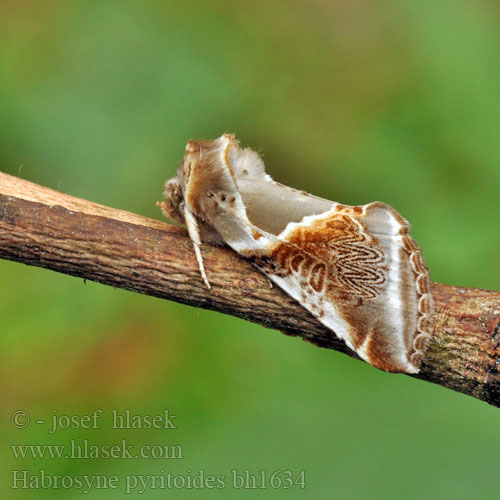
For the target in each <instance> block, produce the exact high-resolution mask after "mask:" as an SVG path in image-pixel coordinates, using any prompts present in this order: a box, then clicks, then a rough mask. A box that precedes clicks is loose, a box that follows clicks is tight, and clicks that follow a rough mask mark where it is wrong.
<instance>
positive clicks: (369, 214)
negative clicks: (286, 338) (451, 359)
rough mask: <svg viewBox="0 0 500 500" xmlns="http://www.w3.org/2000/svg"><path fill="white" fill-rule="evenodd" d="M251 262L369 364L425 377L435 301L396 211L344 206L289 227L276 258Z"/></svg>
mask: <svg viewBox="0 0 500 500" xmlns="http://www.w3.org/2000/svg"><path fill="white" fill-rule="evenodd" d="M369 228H372V229H373V230H376V231H377V232H373V231H369ZM249 257H250V259H251V260H252V261H253V262H254V264H255V265H256V266H257V267H258V268H259V269H260V270H261V271H262V272H264V273H265V274H266V275H267V276H269V278H270V279H272V280H273V281H274V282H275V283H276V284H277V285H278V286H280V287H281V288H282V289H284V290H285V291H286V292H287V293H288V294H289V295H291V296H292V297H293V298H294V299H296V300H297V301H299V302H300V303H301V304H302V305H303V306H304V307H305V308H306V309H307V310H309V311H310V312H311V313H312V314H313V315H314V316H316V317H317V318H318V319H319V320H320V321H321V322H322V323H323V324H324V325H325V326H327V327H329V328H330V329H332V330H333V331H334V332H335V333H336V335H337V336H338V337H340V338H342V339H343V340H344V341H345V342H346V344H347V345H348V346H349V347H350V348H351V349H353V350H354V351H356V352H357V354H358V355H359V356H360V357H361V358H362V359H364V360H365V361H368V362H369V363H371V364H372V365H374V366H376V367H377V368H381V369H383V370H386V371H404V372H408V373H415V372H416V371H418V367H419V365H420V361H421V358H422V356H423V352H424V350H425V348H426V344H427V341H428V338H429V328H428V326H429V325H427V324H426V321H427V320H428V313H429V312H430V309H431V303H430V301H431V298H430V294H429V293H428V282H427V280H426V279H425V276H426V268H425V265H423V261H422V259H421V255H419V250H418V249H417V247H416V245H415V244H414V242H413V240H412V239H411V238H410V237H409V234H408V226H407V223H406V221H404V219H402V218H401V216H399V214H397V212H395V211H394V210H393V209H392V208H391V207H389V206H387V205H384V204H382V203H373V204H370V205H365V206H358V207H349V206H346V205H340V204H337V205H335V206H334V207H333V208H332V210H331V211H329V212H327V213H325V214H320V215H318V216H310V217H306V218H305V219H304V220H303V221H302V222H300V223H292V224H289V226H287V228H286V229H285V231H283V232H282V233H281V234H279V235H278V236H277V237H276V239H275V242H274V243H273V244H272V245H271V246H270V251H269V252H265V251H260V252H256V253H254V254H253V255H250V256H249ZM417 279H419V283H420V284H421V285H422V286H421V287H420V289H416V287H415V286H414V285H412V284H413V283H414V282H415V280H417ZM414 309H417V310H418V311H419V315H415V314H411V312H412V311H413V310H414Z"/></svg>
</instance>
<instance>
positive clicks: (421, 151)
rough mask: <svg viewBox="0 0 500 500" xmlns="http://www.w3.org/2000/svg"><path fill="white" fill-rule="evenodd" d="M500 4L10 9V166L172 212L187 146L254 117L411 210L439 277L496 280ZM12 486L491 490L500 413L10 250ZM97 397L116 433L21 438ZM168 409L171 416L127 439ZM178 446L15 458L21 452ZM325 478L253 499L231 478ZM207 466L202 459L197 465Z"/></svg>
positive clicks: (25, 493)
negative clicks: (200, 481)
mask: <svg viewBox="0 0 500 500" xmlns="http://www.w3.org/2000/svg"><path fill="white" fill-rule="evenodd" d="M499 55H500V9H499V6H498V3H497V2H493V1H488V0H482V1H479V2H466V1H461V0H453V1H451V0H449V1H448V0H443V1H441V0H439V1H430V0H420V1H419V2H411V1H408V2H405V1H403V2H396V3H395V2H388V1H379V2H370V1H368V0H365V1H361V0H354V1H352V0H349V1H348V0H340V1H335V2H326V1H321V0H313V1H309V2H291V1H288V2H285V1H269V2H259V1H257V2H255V1H254V2H250V1H239V2H222V1H219V2H217V1H206V2H193V1H186V0H179V1H159V0H156V1H155V0H144V1H141V2H139V1H128V0H120V1H118V0H109V1H106V2H102V1H93V0H80V1H78V0H67V1H64V2H63V1H51V0H47V1H39V2H33V1H27V0H2V2H1V3H0V169H1V170H2V171H5V172H7V173H10V174H13V175H20V176H21V177H23V178H25V179H28V180H31V181H34V182H37V183H40V184H42V185H45V186H49V187H52V188H55V189H58V190H61V191H63V192H66V193H69V194H72V195H76V196H80V197H83V198H86V199H89V200H92V201H96V202H99V203H103V204H106V205H110V206H113V207H118V208H123V209H126V210H129V211H132V212H136V213H140V214H144V215H147V216H150V217H155V218H159V219H160V218H161V215H160V213H159V211H158V209H157V207H155V202H156V201H157V200H159V199H160V198H161V193H162V185H163V182H164V181H165V180H166V179H167V178H169V177H171V176H172V175H173V174H174V173H175V171H176V168H177V165H178V163H179V161H180V160H181V158H182V155H183V150H184V147H185V144H186V142H187V141H188V140H189V139H191V138H193V139H197V138H215V137H217V136H219V135H220V134H221V133H223V132H234V133H235V134H236V137H237V138H238V139H240V141H241V142H242V144H243V145H244V146H246V145H250V146H251V147H253V148H254V149H257V150H258V151H259V152H260V153H261V154H262V155H263V157H264V160H265V162H266V165H267V170H268V172H269V173H270V174H271V175H272V176H273V177H274V178H275V179H277V180H279V181H280V182H283V183H285V184H289V185H292V186H295V187H297V188H300V189H304V190H307V191H309V192H312V193H315V194H316V195H319V196H322V197H325V198H328V199H332V200H337V201H339V202H342V203H347V204H364V203H367V202H370V201H373V200H381V201H384V202H386V203H389V204H391V205H393V206H394V207H395V208H397V209H398V210H399V211H400V212H401V213H402V214H403V215H404V216H405V217H407V218H408V219H409V220H410V221H411V222H412V224H413V235H414V237H415V238H416V239H417V241H418V242H419V243H420V245H421V247H422V249H423V251H424V255H425V257H426V260H427V263H428V265H429V267H430V269H431V276H432V279H433V281H437V282H441V283H449V284H455V285H463V286H477V287H482V288H491V289H500V267H499V265H498V256H499V250H500V233H499V231H498V224H499V219H500V218H499V214H498V208H497V207H498V193H499V189H500V140H499V131H500V65H499ZM0 296H1V301H0V315H1V323H0V325H1V336H0V386H1V402H0V405H1V407H0V417H1V424H0V436H1V442H2V449H1V450H0V457H1V461H0V465H1V469H2V472H1V483H0V485H1V487H2V491H3V492H4V493H2V498H42V497H43V498H45V497H46V498H80V497H82V495H83V493H82V490H77V489H70V490H64V489H58V490H54V489H49V490H43V489H32V490H19V489H18V490H12V489H11V488H10V486H11V485H12V473H11V472H10V471H11V470H12V469H17V470H29V471H30V473H32V474H35V473H38V471H39V470H40V469H45V471H46V474H48V475H54V474H59V475H69V476H75V475H82V474H87V475H91V474H103V475H108V476H109V475H111V474H116V475H118V476H120V478H121V482H120V486H119V488H118V489H116V490H112V489H108V490H104V489H103V490H92V491H91V493H89V494H88V495H87V498H122V497H123V496H124V491H123V489H124V481H125V476H126V475H139V474H142V475H155V474H166V473H168V472H172V473H174V474H183V475H188V474H189V473H191V475H194V474H195V473H197V472H198V470H199V469H203V470H204V471H205V473H206V474H214V475H224V476H225V477H226V481H227V486H226V488H224V489H219V490H209V489H204V490H199V489H187V488H184V489H182V488H179V489H175V490H153V489H147V490H146V491H145V492H144V493H143V494H141V495H139V494H138V493H137V490H136V493H134V494H133V495H129V496H134V495H135V494H137V495H138V496H141V497H143V498H149V497H152V498H156V497H158V498H159V497H165V496H169V495H170V496H175V497H179V498H197V497H202V498H248V497H253V496H254V495H255V496H256V497H259V498H286V499H294V498H308V499H309V498H313V499H315V498H318V499H320V498H321V499H323V498H338V499H344V498H360V499H371V498H397V499H399V498H407V499H420V498H424V497H425V498H438V499H440V498H455V499H461V498H464V499H465V498H470V497H471V496H474V497H476V498H482V499H494V498H495V499H497V498H499V497H498V494H499V493H498V491H499V490H498V488H499V486H500V476H499V470H498V449H499V447H500V425H499V423H500V420H499V418H500V414H499V413H498V411H499V410H497V409H494V408H492V407H490V406H488V405H487V404H486V403H483V402H480V401H477V400H475V399H473V398H470V397H467V396H464V395H461V394H458V393H454V392H452V391H450V390H446V389H443V388H442V387H439V386H435V385H431V384H428V383H424V382H421V381H418V380H413V379H411V378H409V377H405V376H397V375H389V374H385V373H383V372H380V371H377V370H375V369H374V368H372V367H370V366H368V365H365V364H363V363H360V362H359V361H354V360H351V359H349V358H348V357H346V356H344V355H342V354H339V353H336V352H333V351H330V350H324V349H319V348H317V347H314V346H312V345H310V344H308V343H304V342H301V341H300V340H298V339H294V338H289V337H286V336H284V335H281V334H280V333H278V332H275V331H271V330H266V329H264V328H262V327H260V326H257V325H254V324H250V323H247V322H244V321H242V320H238V319H235V318H232V317H229V316H223V315H220V314H217V313H213V312H207V311H203V310H199V309H194V308H190V307H187V306H181V305H178V304H175V303H170V302H166V301H161V300H158V299H154V298H151V297H144V296H141V295H138V294H132V293H129V292H125V291H122V290H115V289H112V288H109V287H105V286H101V285H98V284H95V283H92V282H87V283H86V285H85V284H84V282H83V280H81V279H76V278H72V277H68V276H64V275H59V274H56V273H54V272H50V271H46V270H41V269H38V268H34V267H28V266H24V265H21V264H16V263H10V262H6V261H1V262H0ZM96 408H100V409H103V411H104V414H105V418H104V419H103V420H102V422H101V425H100V428H99V429H90V430H81V429H80V430H60V431H59V432H57V433H55V434H49V433H48V427H47V425H36V424H33V423H32V425H30V426H29V427H27V428H26V429H23V430H19V429H15V428H13V426H12V425H11V423H10V416H11V414H12V413H13V412H14V411H16V410H19V409H22V410H25V411H27V412H28V413H29V414H30V415H31V418H32V422H33V421H34V420H35V419H46V420H48V419H50V417H51V415H53V410H57V413H58V414H59V415H73V414H76V415H84V414H88V413H91V412H92V411H93V410H94V409H96ZM166 408H168V409H169V410H170V412H171V413H173V414H175V415H177V418H176V421H175V422H176V424H177V429H175V430H168V431H164V430H151V429H149V430H136V431H133V430H128V431H120V430H117V429H110V424H111V422H110V419H109V412H110V411H111V410H112V409H118V410H120V411H123V410H125V409H130V410H131V411H132V413H137V414H141V415H145V414H147V415H153V414H156V413H161V412H162V411H163V410H164V409H166ZM70 439H75V440H77V441H78V442H82V441H83V440H85V439H87V440H88V443H89V444H99V445H104V444H108V445H111V444H116V443H119V442H120V440H122V439H125V440H126V441H127V443H129V444H135V445H136V446H141V445H144V444H173V445H177V444H178V445H181V446H182V453H183V456H184V458H183V459H179V460H174V459H170V460H161V459H150V460H146V459H140V460H127V459H114V460H113V459H100V460H90V459H88V460H65V459H49V458H46V459H43V460H42V459H37V460H28V459H25V460H21V459H15V458H14V457H13V453H12V449H11V447H10V445H12V444H20V443H24V444H65V443H68V442H69V440H70ZM232 469H238V470H239V471H243V470H245V469H251V471H252V472H253V473H255V474H257V473H258V472H259V471H261V470H264V471H266V472H267V473H268V474H271V473H272V472H274V471H277V470H291V471H292V472H293V473H294V475H295V476H297V475H298V474H299V473H300V471H302V470H305V479H306V482H307V485H306V488H305V489H301V488H299V487H298V486H296V487H293V488H290V489H273V488H271V487H270V486H269V483H268V486H269V487H268V488H267V489H258V490H244V489H240V490H236V489H233V488H232V487H231V470H232ZM189 471H191V472H189Z"/></svg>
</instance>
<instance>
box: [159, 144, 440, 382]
mask: <svg viewBox="0 0 500 500" xmlns="http://www.w3.org/2000/svg"><path fill="white" fill-rule="evenodd" d="M167 186H168V188H167V189H166V191H167V196H168V194H169V193H170V196H171V197H172V198H174V199H173V200H172V201H171V202H169V204H168V205H167V206H166V207H162V208H164V212H165V213H166V215H167V216H168V215H169V211H172V210H173V209H174V210H175V207H178V209H177V210H178V212H179V218H180V219H184V220H185V222H186V225H187V227H188V231H189V235H190V237H191V239H192V241H193V245H194V247H195V251H196V256H197V259H198V262H199V266H200V272H201V274H202V277H203V278H204V280H205V283H206V284H207V285H208V279H207V277H206V275H205V271H204V268H203V261H202V258H201V253H200V250H199V245H200V231H199V227H204V226H206V227H207V228H208V230H210V229H211V230H212V231H213V232H214V233H216V234H217V236H218V237H219V238H220V239H221V240H223V241H224V242H225V243H226V244H227V245H229V246H230V247H231V248H233V249H234V250H235V251H236V252H238V253H239V254H240V255H242V256H243V257H245V258H247V259H249V260H250V261H251V262H252V263H253V264H254V265H255V266H256V267H257V268H258V269H259V270H260V271H262V272H263V273H265V274H266V275H267V276H268V277H269V278H270V279H271V280H272V281H273V282H275V283H276V284H277V285H278V286H280V287H281V288H282V289H283V290H284V291H285V292H287V293H288V294H289V295H290V296H291V297H293V298H294V299H295V300H297V301H298V302H299V303H300V304H301V305H302V306H303V307H305V308H306V309H307V310H308V311H310V312H311V313H312V314H313V315H314V316H316V317H317V318H318V319H319V321H321V322H322V323H323V324H324V325H325V326H327V327H328V328H329V329H330V330H332V332H333V333H335V334H336V335H337V336H339V337H340V338H342V339H344V341H345V342H346V344H347V345H348V346H349V347H350V348H352V349H353V350H354V351H356V352H357V354H358V355H359V356H360V357H361V358H362V359H364V360H365V361H367V362H369V363H371V364H372V365H374V366H376V367H378V368H380V369H383V370H386V371H392V372H406V373H416V372H418V370H419V367H420V363H421V360H422V357H423V355H424V352H425V349H426V347H427V343H428V340H429V338H430V335H431V326H430V316H431V313H432V297H431V295H430V292H429V283H430V281H429V274H428V270H427V268H426V266H425V264H424V262H423V258H422V255H421V252H420V249H419V248H418V246H417V245H416V243H415V242H414V240H413V239H412V238H411V237H410V235H409V224H408V222H407V221H406V220H405V219H404V218H403V217H402V216H401V215H400V214H399V213H398V212H397V211H396V210H394V209H393V208H391V207H390V206H388V205H385V204H383V203H380V202H373V203H370V204H367V205H363V206H355V207H352V206H347V205H342V204H340V203H337V202H333V201H329V200H324V199H322V198H318V197H315V196H313V195H309V194H307V193H304V192H302V191H298V190H295V189H293V188H289V187H288V186H284V185H282V184H279V183H277V182H274V181H273V180H272V179H271V177H269V176H268V175H267V174H266V173H265V170H264V164H263V163H262V160H261V159H260V158H259V157H258V155H257V154H256V153H255V152H253V151H251V150H249V149H240V148H239V146H238V143H237V141H236V140H235V138H234V136H232V135H223V136H221V137H220V138H219V139H216V140H213V141H190V142H189V143H188V146H187V147H186V153H185V156H184V161H183V163H182V164H181V166H180V167H179V171H178V175H177V177H176V178H174V179H172V180H171V181H169V182H168V183H167Z"/></svg>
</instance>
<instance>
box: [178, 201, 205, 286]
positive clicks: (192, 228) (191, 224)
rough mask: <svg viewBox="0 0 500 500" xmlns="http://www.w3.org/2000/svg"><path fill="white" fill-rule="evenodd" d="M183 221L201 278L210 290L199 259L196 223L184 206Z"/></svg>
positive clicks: (198, 238) (198, 236)
mask: <svg viewBox="0 0 500 500" xmlns="http://www.w3.org/2000/svg"><path fill="white" fill-rule="evenodd" d="M184 219H185V222H186V227H187V230H188V234H189V237H190V238H191V241H192V242H193V247H194V253H195V254H196V260H197V261H198V267H199V268H200V274H201V277H202V278H203V281H204V282H205V285H207V288H211V286H210V283H209V282H208V278H207V275H206V274H205V267H204V266H203V259H202V257H201V251H200V245H201V241H200V232H199V230H198V223H197V222H196V218H195V216H194V215H193V212H191V210H189V208H187V207H186V206H184Z"/></svg>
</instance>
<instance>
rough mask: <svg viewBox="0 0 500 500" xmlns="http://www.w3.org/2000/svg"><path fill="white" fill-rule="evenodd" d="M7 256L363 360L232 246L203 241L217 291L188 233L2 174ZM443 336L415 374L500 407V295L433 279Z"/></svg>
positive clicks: (0, 249) (0, 228) (1, 234)
mask: <svg viewBox="0 0 500 500" xmlns="http://www.w3.org/2000/svg"><path fill="white" fill-rule="evenodd" d="M0 258H3V259H8V260H13V261H17V262H23V263H25V264H29V265H34V266H39V267H44V268H47V269H52V270H54V271H58V272H62V273H65V274H70V275H72V276H78V277H81V278H86V279H89V280H93V281H96V282H99V283H103V284H107V285H111V286H115V287H119V288H124V289H126V290H131V291H134V292H139V293H144V294H147V295H153V296H156V297H160V298H163V299H168V300H174V301H176V302H181V303H184V304H189V305H192V306H195V307H202V308H204V309H211V310H214V311H219V312H222V313H226V314H231V315H233V316H238V317H240V318H244V319H247V320H249V321H253V322H255V323H259V324H261V325H264V326H266V327H269V328H274V329H277V330H281V331H282V332H283V333H286V334H288V335H297V336H300V337H302V338H303V339H304V340H308V341H310V342H312V343H314V344H317V345H319V346H321V347H327V348H330V349H335V350H338V351H342V352H344V353H346V354H348V355H349V356H352V357H355V358H356V357H357V356H356V355H355V354H354V353H353V352H352V351H350V350H349V349H348V348H347V347H346V345H345V344H344V343H343V342H342V341H341V340H339V339H337V338H336V337H335V335H333V334H332V332H331V331H330V330H328V329H326V328H325V327H324V326H323V325H321V324H320V323H319V322H318V321H317V320H316V319H315V318H314V317H313V316H312V315H311V314H309V313H308V312H307V311H306V310H305V309H303V308H302V307H301V306H300V305H299V304H298V303H297V302H295V301H294V300H293V299H291V298H290V297H288V296H287V295H286V294H285V293H284V292H282V291H281V290H280V289H279V288H278V287H273V288H270V286H269V282H268V280H267V278H265V277H264V276H263V275H262V274H261V273H260V272H258V271H257V270H256V269H254V268H253V267H252V266H251V265H250V264H249V263H248V262H246V261H245V260H244V259H242V258H240V257H239V256H238V255H236V254H235V253H234V252H233V251H231V250H229V249H227V248H215V247H209V246H203V259H204V263H205V268H206V271H207V275H208V277H209V279H210V282H211V285H212V289H211V290H208V289H207V288H206V287H205V285H204V284H203V281H202V280H201V278H200V274H199V271H198V265H197V263H196V259H195V256H194V252H193V249H192V245H191V241H190V240H189V238H188V236H187V233H186V231H185V230H184V229H182V228H179V227H176V226H172V225H169V224H167V223H164V222H159V221H156V220H152V219H148V218H146V217H142V216H140V215H135V214H131V213H129V212H125V211H122V210H117V209H113V208H109V207H105V206H102V205H98V204H96V203H92V202H89V201H86V200H82V199H79V198H75V197H72V196H69V195H66V194H63V193H59V192H57V191H53V190H51V189H48V188H45V187H42V186H39V185H36V184H33V183H31V182H28V181H25V180H22V179H18V178H16V177H12V176H10V175H7V174H3V173H0ZM432 292H433V295H434V299H435V303H436V312H435V315H434V318H433V322H434V335H433V338H432V340H431V344H430V347H429V349H428V351H427V354H426V356H425V359H424V362H423V364H422V370H421V372H420V373H419V374H418V375H416V376H415V377H417V378H419V379H422V380H427V381H429V382H434V383H436V384H440V385H442V386H444V387H448V388H450V389H454V390H456V391H459V392H463V393H465V394H469V395H471V396H473V397H476V398H478V399H481V400H483V401H486V402H488V403H490V404H492V405H494V406H497V407H500V293H499V292H492V291H489V290H480V289H475V288H460V287H454V286H448V285H440V284H437V283H433V285H432Z"/></svg>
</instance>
